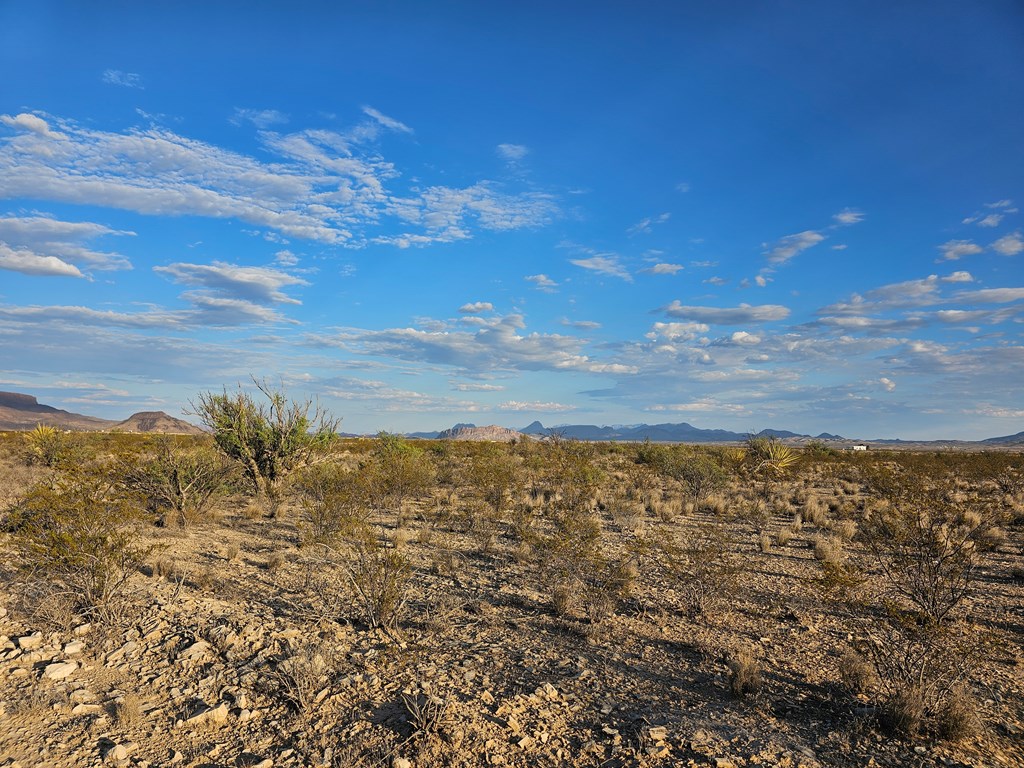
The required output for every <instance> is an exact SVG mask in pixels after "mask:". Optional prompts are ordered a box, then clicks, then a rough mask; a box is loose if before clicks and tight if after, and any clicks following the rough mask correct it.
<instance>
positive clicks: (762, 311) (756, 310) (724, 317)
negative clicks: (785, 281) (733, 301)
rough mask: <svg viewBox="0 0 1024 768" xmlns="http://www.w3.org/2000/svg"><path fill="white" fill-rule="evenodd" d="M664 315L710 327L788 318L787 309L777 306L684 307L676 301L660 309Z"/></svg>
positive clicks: (767, 321)
mask: <svg viewBox="0 0 1024 768" xmlns="http://www.w3.org/2000/svg"><path fill="white" fill-rule="evenodd" d="M661 309H662V310H663V311H664V312H665V314H667V315H669V316H671V317H678V318H681V319H684V320H692V321H695V322H698V323H710V324H711V325H741V324H743V323H769V322H772V321H775V320H784V319H786V318H787V317H789V309H788V308H787V307H783V306H781V305H779V304H761V305H759V306H751V305H749V304H740V305H739V306H738V307H693V306H684V305H682V304H680V303H679V301H678V300H676V301H673V302H672V303H671V304H669V305H668V306H666V307H661Z"/></svg>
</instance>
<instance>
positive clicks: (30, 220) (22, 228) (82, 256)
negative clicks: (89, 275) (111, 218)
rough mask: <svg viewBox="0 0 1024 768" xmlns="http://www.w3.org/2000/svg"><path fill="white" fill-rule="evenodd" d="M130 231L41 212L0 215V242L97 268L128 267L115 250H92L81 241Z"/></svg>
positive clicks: (41, 254)
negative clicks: (29, 214)
mask: <svg viewBox="0 0 1024 768" xmlns="http://www.w3.org/2000/svg"><path fill="white" fill-rule="evenodd" d="M134 234H135V233H134V232H126V231H118V230H113V229H110V228H109V227H105V226H103V225H102V224H94V223H92V222H87V221H60V220H58V219H54V218H51V217H49V216H42V215H34V216H7V217H0V244H4V243H5V244H7V245H8V246H10V247H11V248H13V249H15V250H24V251H29V252H32V253H34V254H37V255H39V256H40V257H56V258H57V259H59V260H60V261H61V262H64V263H68V264H81V265H84V266H86V267H89V268H92V269H98V270H115V269H131V263H130V262H129V261H128V259H127V258H125V257H124V256H122V255H121V254H119V253H107V252H100V251H94V250H92V249H90V248H88V247H86V245H85V244H86V243H88V242H89V241H90V240H93V239H96V238H100V237H104V236H107V235H128V236H131V235H134Z"/></svg>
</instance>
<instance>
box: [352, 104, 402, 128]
mask: <svg viewBox="0 0 1024 768" xmlns="http://www.w3.org/2000/svg"><path fill="white" fill-rule="evenodd" d="M363 114H364V115H367V116H368V117H371V118H373V119H374V120H376V121H377V122H378V123H379V124H380V125H382V126H383V127H385V128H387V129H388V130H391V131H395V132H396V133H412V132H413V130H412V128H410V127H409V126H408V125H406V124H405V123H403V122H401V121H400V120H395V118H393V117H388V116H387V115H385V114H384V113H383V112H381V111H380V110H377V109H374V108H373V107H369V106H364V107H363Z"/></svg>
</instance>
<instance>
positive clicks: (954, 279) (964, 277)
mask: <svg viewBox="0 0 1024 768" xmlns="http://www.w3.org/2000/svg"><path fill="white" fill-rule="evenodd" d="M939 279H940V280H941V281H942V282H944V283H973V282H974V276H973V275H972V274H971V273H970V272H964V271H963V270H960V271H958V272H952V273H950V274H948V275H946V276H945V277H940V278H939Z"/></svg>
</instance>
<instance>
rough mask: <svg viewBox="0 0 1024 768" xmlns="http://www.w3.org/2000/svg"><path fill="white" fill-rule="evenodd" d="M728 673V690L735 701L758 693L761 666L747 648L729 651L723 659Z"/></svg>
mask: <svg viewBox="0 0 1024 768" xmlns="http://www.w3.org/2000/svg"><path fill="white" fill-rule="evenodd" d="M725 665H726V668H727V669H728V673H729V690H730V691H731V692H732V695H733V696H735V697H736V698H737V699H745V698H747V697H748V696H751V695H753V694H756V693H758V692H760V690H761V685H762V679H761V665H760V664H759V663H758V661H757V658H756V657H755V656H754V654H753V652H752V651H751V650H750V649H749V648H737V649H735V650H732V651H730V652H729V653H728V654H727V655H726V658H725Z"/></svg>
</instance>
